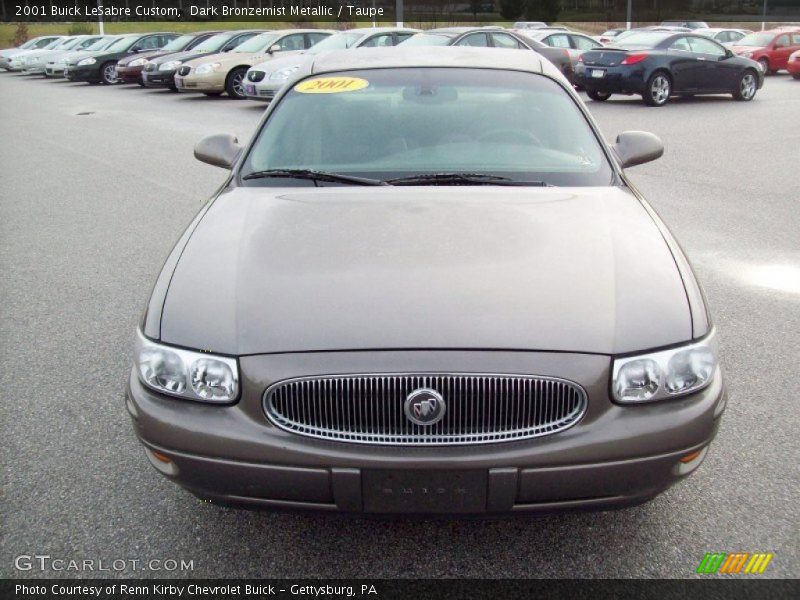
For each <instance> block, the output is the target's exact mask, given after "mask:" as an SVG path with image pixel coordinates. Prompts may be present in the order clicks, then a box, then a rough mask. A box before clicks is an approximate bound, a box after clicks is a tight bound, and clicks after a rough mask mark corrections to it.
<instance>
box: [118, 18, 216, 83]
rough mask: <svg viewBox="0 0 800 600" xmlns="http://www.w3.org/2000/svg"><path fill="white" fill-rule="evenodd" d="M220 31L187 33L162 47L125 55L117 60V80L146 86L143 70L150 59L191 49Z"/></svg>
mask: <svg viewBox="0 0 800 600" xmlns="http://www.w3.org/2000/svg"><path fill="white" fill-rule="evenodd" d="M218 33H221V32H220V31H199V32H196V33H187V34H185V35H181V36H179V37H176V38H175V39H174V40H172V41H171V42H169V43H168V44H167V45H166V46H164V47H163V48H161V49H158V50H151V51H150V52H140V53H138V54H135V55H132V56H125V57H123V58H121V59H119V60H118V61H117V71H116V73H117V81H119V82H120V83H138V84H139V85H141V86H144V82H143V81H142V72H143V71H144V67H145V65H146V64H147V63H148V62H149V61H151V60H153V59H156V58H159V57H161V56H164V55H165V54H172V53H174V52H183V51H188V50H191V49H192V48H195V47H196V46H198V45H199V44H201V43H203V42H204V41H206V40H207V39H209V38H210V37H212V36H213V35H216V34H218Z"/></svg>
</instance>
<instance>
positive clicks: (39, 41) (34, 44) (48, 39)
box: [0, 35, 60, 71]
mask: <svg viewBox="0 0 800 600" xmlns="http://www.w3.org/2000/svg"><path fill="white" fill-rule="evenodd" d="M59 37H60V36H57V35H41V36H39V37H35V38H32V39H30V40H28V41H27V42H25V43H24V44H22V45H21V46H19V47H17V48H4V49H3V50H0V69H5V70H6V71H11V70H12V69H11V64H10V63H11V59H12V58H14V57H15V56H17V55H19V54H24V53H26V52H30V51H31V50H39V49H40V48H44V47H46V46H48V45H50V44H51V43H52V42H53V41H55V40H57V39H58V38H59Z"/></svg>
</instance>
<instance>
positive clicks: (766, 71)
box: [758, 57, 775, 75]
mask: <svg viewBox="0 0 800 600" xmlns="http://www.w3.org/2000/svg"><path fill="white" fill-rule="evenodd" d="M758 64H760V65H761V70H762V71H764V75H772V74H773V73H775V71H770V70H769V60H767V58H766V57H762V58H759V59H758Z"/></svg>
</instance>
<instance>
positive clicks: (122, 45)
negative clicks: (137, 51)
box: [106, 37, 137, 52]
mask: <svg viewBox="0 0 800 600" xmlns="http://www.w3.org/2000/svg"><path fill="white" fill-rule="evenodd" d="M136 39H137V38H133V37H123V38H119V39H118V40H117V41H116V42H114V43H113V44H111V45H110V46H109V47H108V48H106V50H108V51H109V52H122V51H124V50H127V49H128V48H130V47H131V46H133V44H134V42H136Z"/></svg>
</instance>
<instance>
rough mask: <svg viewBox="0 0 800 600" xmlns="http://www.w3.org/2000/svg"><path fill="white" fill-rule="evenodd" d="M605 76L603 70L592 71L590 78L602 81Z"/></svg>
mask: <svg viewBox="0 0 800 600" xmlns="http://www.w3.org/2000/svg"><path fill="white" fill-rule="evenodd" d="M605 76H606V72H605V71H604V70H603V69H592V77H594V78H595V79H602V78H603V77H605Z"/></svg>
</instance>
